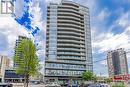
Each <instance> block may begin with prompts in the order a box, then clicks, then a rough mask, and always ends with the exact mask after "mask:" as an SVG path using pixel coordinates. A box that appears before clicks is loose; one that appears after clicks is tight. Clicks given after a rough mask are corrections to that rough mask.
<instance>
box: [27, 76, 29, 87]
mask: <svg viewBox="0 0 130 87" xmlns="http://www.w3.org/2000/svg"><path fill="white" fill-rule="evenodd" d="M28 83H29V75H27V87H28Z"/></svg>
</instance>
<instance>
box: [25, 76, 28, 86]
mask: <svg viewBox="0 0 130 87" xmlns="http://www.w3.org/2000/svg"><path fill="white" fill-rule="evenodd" d="M28 83H29V75H25V78H24V87H28Z"/></svg>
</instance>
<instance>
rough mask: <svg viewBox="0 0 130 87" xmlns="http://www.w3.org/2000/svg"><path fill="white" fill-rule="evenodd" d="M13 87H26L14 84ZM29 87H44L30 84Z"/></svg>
mask: <svg viewBox="0 0 130 87" xmlns="http://www.w3.org/2000/svg"><path fill="white" fill-rule="evenodd" d="M13 87H24V86H23V84H13ZM29 87H44V85H43V84H38V85H33V84H29Z"/></svg>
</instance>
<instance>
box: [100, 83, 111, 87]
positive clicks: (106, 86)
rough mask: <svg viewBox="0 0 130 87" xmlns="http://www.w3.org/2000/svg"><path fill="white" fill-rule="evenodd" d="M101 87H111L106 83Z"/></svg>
mask: <svg viewBox="0 0 130 87" xmlns="http://www.w3.org/2000/svg"><path fill="white" fill-rule="evenodd" d="M101 85H102V87H111V86H110V85H108V84H105V83H102V84H101Z"/></svg>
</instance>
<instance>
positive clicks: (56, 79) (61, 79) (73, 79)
mask: <svg viewBox="0 0 130 87" xmlns="http://www.w3.org/2000/svg"><path fill="white" fill-rule="evenodd" d="M44 81H45V82H46V83H48V82H58V83H59V84H66V83H67V84H81V83H82V78H81V77H66V76H65V77H63V76H60V77H52V76H51V77H45V78H44Z"/></svg>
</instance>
